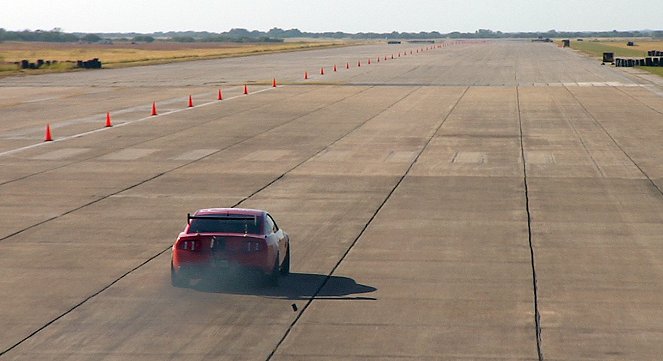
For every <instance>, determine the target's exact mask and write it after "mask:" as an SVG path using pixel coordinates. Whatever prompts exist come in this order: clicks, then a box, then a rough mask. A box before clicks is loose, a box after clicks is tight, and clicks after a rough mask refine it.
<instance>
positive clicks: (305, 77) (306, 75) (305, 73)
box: [304, 71, 308, 80]
mask: <svg viewBox="0 0 663 361" xmlns="http://www.w3.org/2000/svg"><path fill="white" fill-rule="evenodd" d="M306 79H308V72H307V71H305V72H304V80H306Z"/></svg>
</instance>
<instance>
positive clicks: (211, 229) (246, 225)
mask: <svg viewBox="0 0 663 361" xmlns="http://www.w3.org/2000/svg"><path fill="white" fill-rule="evenodd" d="M259 224H260V219H259V217H233V216H230V217H227V218H225V217H219V216H210V217H209V218H207V217H205V216H201V217H199V218H193V219H191V225H190V226H189V233H241V234H245V233H246V234H260V227H259Z"/></svg>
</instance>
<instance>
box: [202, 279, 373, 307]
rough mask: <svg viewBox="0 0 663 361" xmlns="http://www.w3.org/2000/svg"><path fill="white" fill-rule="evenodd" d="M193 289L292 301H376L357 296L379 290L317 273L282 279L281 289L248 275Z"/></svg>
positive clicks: (205, 281) (203, 281) (210, 282)
mask: <svg viewBox="0 0 663 361" xmlns="http://www.w3.org/2000/svg"><path fill="white" fill-rule="evenodd" d="M189 287H190V288H191V289H194V290H196V291H199V292H206V293H227V294H238V295H256V296H265V297H269V298H280V299H288V300H306V299H310V298H312V297H315V298H316V299H340V300H368V301H372V300H376V298H373V297H364V296H357V295H362V294H366V293H371V292H374V291H376V290H377V289H376V288H375V287H371V286H368V285H363V284H359V283H357V282H356V281H355V280H354V279H352V278H349V277H340V276H328V275H324V274H315V273H290V274H289V275H288V276H281V277H280V278H279V285H278V286H273V285H267V284H266V283H265V280H264V279H261V278H260V277H255V276H248V275H241V276H238V275H235V277H224V278H222V279H218V278H217V279H210V278H205V279H201V280H198V281H193V282H192V283H191V284H190V285H189Z"/></svg>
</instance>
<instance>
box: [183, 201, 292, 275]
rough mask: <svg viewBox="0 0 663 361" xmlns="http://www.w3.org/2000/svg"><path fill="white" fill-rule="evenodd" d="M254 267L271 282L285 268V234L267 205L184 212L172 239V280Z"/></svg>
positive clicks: (287, 255)
mask: <svg viewBox="0 0 663 361" xmlns="http://www.w3.org/2000/svg"><path fill="white" fill-rule="evenodd" d="M235 269H241V270H253V271H258V272H259V273H260V274H261V275H262V276H264V277H265V278H266V280H267V281H268V282H269V283H270V284H272V285H278V279H279V275H288V274H289V273H290V238H289V237H288V234H287V233H285V232H284V231H283V230H282V229H279V227H278V226H277V225H276V222H275V221H274V218H272V216H271V215H270V214H269V213H267V212H266V211H262V210H257V209H239V208H210V209H201V210H198V211H196V212H195V213H194V214H193V215H191V214H189V215H187V225H186V227H185V228H184V231H183V232H182V233H180V235H179V236H178V237H177V240H176V241H175V243H174V244H173V248H172V258H171V263H170V276H171V282H172V284H173V286H176V287H183V286H187V285H188V284H189V281H190V280H191V279H196V278H202V277H205V276H208V275H209V276H215V275H222V274H224V273H227V272H229V271H230V270H235Z"/></svg>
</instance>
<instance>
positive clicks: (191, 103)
mask: <svg viewBox="0 0 663 361" xmlns="http://www.w3.org/2000/svg"><path fill="white" fill-rule="evenodd" d="M189 108H193V99H192V98H191V95H189Z"/></svg>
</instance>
